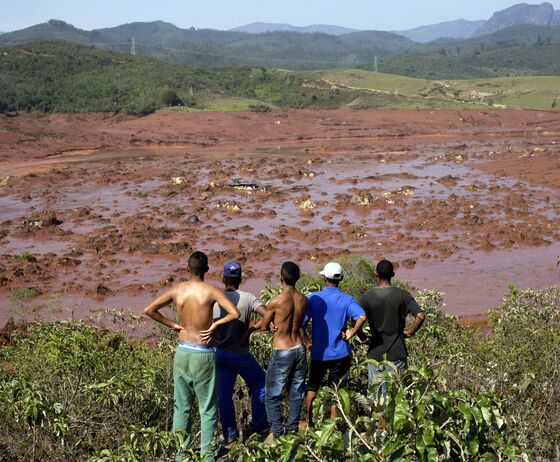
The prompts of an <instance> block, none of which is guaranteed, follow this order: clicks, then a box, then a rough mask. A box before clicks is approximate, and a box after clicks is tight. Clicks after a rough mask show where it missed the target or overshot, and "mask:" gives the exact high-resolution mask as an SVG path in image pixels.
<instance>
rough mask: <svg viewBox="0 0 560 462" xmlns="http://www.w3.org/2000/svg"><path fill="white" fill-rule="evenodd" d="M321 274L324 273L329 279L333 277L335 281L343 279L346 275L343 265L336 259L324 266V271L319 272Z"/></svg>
mask: <svg viewBox="0 0 560 462" xmlns="http://www.w3.org/2000/svg"><path fill="white" fill-rule="evenodd" d="M319 274H322V275H323V276H325V277H326V278H327V279H332V280H333V281H342V278H343V277H344V272H343V271H342V266H340V265H339V264H338V263H336V262H334V261H331V262H330V263H327V264H326V265H325V267H324V268H323V271H321V272H319Z"/></svg>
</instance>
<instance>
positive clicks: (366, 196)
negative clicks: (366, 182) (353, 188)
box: [350, 191, 375, 207]
mask: <svg viewBox="0 0 560 462" xmlns="http://www.w3.org/2000/svg"><path fill="white" fill-rule="evenodd" d="M374 200H375V198H374V197H373V195H372V194H371V193H370V192H369V191H362V192H360V193H358V194H356V195H354V196H352V199H350V203H351V204H352V205H361V206H363V207H365V206H368V205H371V204H372V203H373V201H374Z"/></svg>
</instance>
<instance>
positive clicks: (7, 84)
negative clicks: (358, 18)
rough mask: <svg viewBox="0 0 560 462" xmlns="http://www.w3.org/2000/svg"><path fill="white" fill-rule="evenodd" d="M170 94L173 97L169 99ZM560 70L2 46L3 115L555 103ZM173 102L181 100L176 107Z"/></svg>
mask: <svg viewBox="0 0 560 462" xmlns="http://www.w3.org/2000/svg"><path fill="white" fill-rule="evenodd" d="M169 95H173V97H172V98H171V99H169ZM559 95H560V77H535V76H532V77H499V78H486V79H477V80H427V79H418V78H411V77H403V76H400V75H391V74H383V73H374V72H369V71H365V70H358V69H347V70H328V71H305V72H300V71H287V70H279V69H265V68H262V67H251V66H229V67H223V68H212V69H210V68H197V67H187V66H182V65H178V64H170V63H168V62H165V61H162V60H158V59H154V58H148V57H141V56H131V55H128V54H122V53H114V52H107V51H102V50H97V49H94V48H91V47H84V46H81V45H76V44H71V43H66V42H38V43H34V44H28V45H24V46H21V47H17V48H9V47H6V48H1V49H0V113H1V112H9V111H21V112H29V111H42V112H126V113H130V114H138V115H145V114H149V113H150V112H153V111H155V110H176V111H224V112H227V111H246V110H254V111H264V110H268V109H269V108H316V109H336V108H350V109H384V108H394V109H480V108H485V107H520V108H530V109H548V110H550V109H556V108H557V102H558V99H559ZM168 106H180V107H179V108H177V107H176V108H171V109H170V108H169V107H168Z"/></svg>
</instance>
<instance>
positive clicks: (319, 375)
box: [307, 355, 352, 392]
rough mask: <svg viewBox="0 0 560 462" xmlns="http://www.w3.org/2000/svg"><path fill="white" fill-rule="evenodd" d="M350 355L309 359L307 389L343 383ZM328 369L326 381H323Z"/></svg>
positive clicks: (313, 389) (349, 363)
mask: <svg viewBox="0 0 560 462" xmlns="http://www.w3.org/2000/svg"><path fill="white" fill-rule="evenodd" d="M351 364H352V357H351V356H350V355H348V356H345V357H344V358H340V359H332V360H329V361H320V360H317V359H312V360H311V365H310V367H309V379H308V380H307V390H308V391H315V392H316V391H318V390H319V388H321V387H322V386H323V385H328V386H333V385H340V384H344V381H345V380H346V376H347V375H348V371H349V370H350V365H351ZM327 371H328V373H329V374H328V376H327V381H326V383H325V381H324V379H325V374H326V373H327Z"/></svg>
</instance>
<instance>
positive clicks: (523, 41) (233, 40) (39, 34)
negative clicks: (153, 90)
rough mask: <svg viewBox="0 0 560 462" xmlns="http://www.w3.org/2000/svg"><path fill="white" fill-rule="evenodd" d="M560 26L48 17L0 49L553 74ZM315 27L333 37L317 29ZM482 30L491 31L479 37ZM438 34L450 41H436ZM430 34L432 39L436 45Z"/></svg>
mask: <svg viewBox="0 0 560 462" xmlns="http://www.w3.org/2000/svg"><path fill="white" fill-rule="evenodd" d="M526 22H529V23H530V24H526ZM559 22H560V12H558V11H555V10H554V8H552V6H551V5H550V4H549V3H543V4H542V5H525V4H523V5H515V6H514V7H511V8H508V9H506V10H503V11H500V12H497V13H495V14H494V15H493V16H492V18H491V19H490V20H488V21H484V22H482V24H480V23H481V22H480V21H464V20H458V21H451V22H446V23H440V24H436V25H433V26H425V27H421V28H416V29H412V30H409V31H404V32H400V33H399V34H397V33H392V32H383V31H357V32H345V29H344V28H338V27H335V26H332V27H333V28H334V29H333V28H330V26H321V25H316V26H309V28H295V29H296V30H295V31H294V30H286V28H287V27H290V26H287V25H285V24H284V25H279V27H281V28H283V30H276V31H269V32H259V33H254V32H253V33H250V32H240V31H239V30H236V31H223V30H213V29H195V28H189V29H181V28H179V27H177V26H175V25H173V24H170V23H167V22H163V21H154V22H135V23H130V24H123V25H120V26H117V27H111V28H105V29H96V30H92V31H87V30H82V29H78V28H76V27H74V26H72V25H71V24H67V23H65V22H63V21H59V20H51V21H48V22H46V23H43V24H37V25H35V26H31V27H28V28H25V29H21V30H19V31H15V32H9V33H5V34H2V35H0V46H13V45H20V44H24V43H29V42H43V41H51V40H64V41H67V42H74V43H78V44H82V45H89V46H95V47H98V48H102V49H104V50H109V51H121V52H128V53H133V54H138V55H149V56H153V57H156V58H162V59H166V60H168V61H171V62H174V63H178V64H185V65H189V66H200V67H218V66H229V65H234V64H235V65H237V64H245V65H250V66H258V67H263V68H280V69H290V70H319V69H332V68H361V69H367V70H379V71H382V72H390V73H397V74H401V75H409V76H414V77H422V78H428V79H432V78H433V79H436V78H461V77H462V76H465V77H467V76H468V77H470V78H474V77H476V76H481V77H488V76H500V75H504V76H512V75H557V73H558V71H557V65H556V63H557V62H560V46H559V45H560V26H557V25H555V24H557V23H559ZM519 23H521V24H519ZM250 26H251V28H252V30H261V29H268V28H272V27H273V26H274V25H271V24H253V25H250ZM247 27H249V26H247ZM259 28H261V29H259ZM319 28H322V29H323V30H330V31H331V33H325V32H319V31H318V30H317V29H319ZM325 28H326V29H325ZM301 29H307V30H310V31H311V30H312V29H315V32H313V33H301V32H300V30H301ZM485 30H492V31H494V30H496V31H494V32H490V33H488V34H486V33H485V34H482V32H484V31H485ZM481 31H482V32H481ZM336 34H337V35H336ZM405 34H408V35H409V37H407V36H404V35H405ZM443 36H448V37H450V38H441V37H443ZM434 37H437V39H436V40H433V39H434ZM457 37H459V38H457ZM466 63H469V64H468V66H467V65H466Z"/></svg>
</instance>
